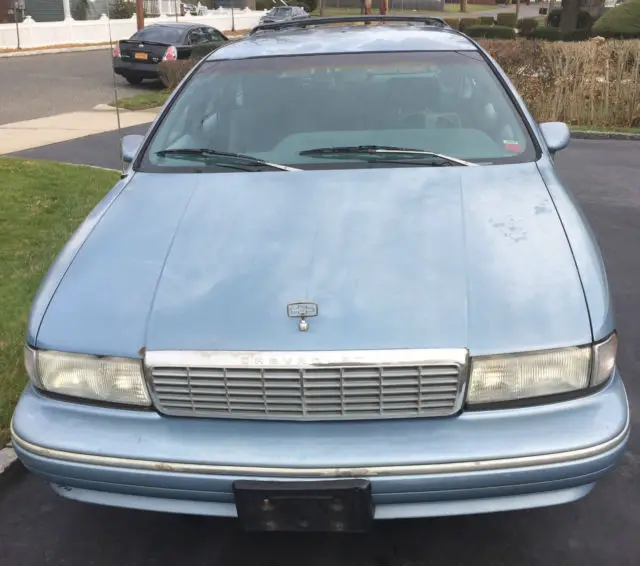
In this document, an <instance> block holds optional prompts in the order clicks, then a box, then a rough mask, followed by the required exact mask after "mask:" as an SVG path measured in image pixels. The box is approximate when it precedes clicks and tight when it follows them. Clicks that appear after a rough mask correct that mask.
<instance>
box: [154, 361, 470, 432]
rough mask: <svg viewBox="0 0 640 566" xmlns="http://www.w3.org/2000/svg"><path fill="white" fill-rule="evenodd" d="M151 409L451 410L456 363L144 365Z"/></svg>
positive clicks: (225, 413)
mask: <svg viewBox="0 0 640 566" xmlns="http://www.w3.org/2000/svg"><path fill="white" fill-rule="evenodd" d="M148 371H149V375H150V378H151V382H152V387H153V395H154V399H155V402H156V405H157V408H158V410H160V411H161V412H162V413H165V414H168V415H180V416H202V417H222V418H229V417H235V418H254V419H255V418H258V419H297V420H341V419H384V418H401V417H427V416H431V417H435V416H446V415H451V414H453V413H455V412H456V411H457V410H458V409H459V407H460V401H461V397H462V394H463V389H464V377H465V376H464V371H463V368H462V366H461V365H460V364H458V363H439V364H437V365H433V364H432V365H391V366H389V365H377V366H367V365H356V366H348V365H347V366H339V367H335V366H331V367H295V368H290V367H287V368H282V367H202V366H199V367H192V366H191V367H190V366H181V367H173V366H168V365H156V366H152V367H149V369H148Z"/></svg>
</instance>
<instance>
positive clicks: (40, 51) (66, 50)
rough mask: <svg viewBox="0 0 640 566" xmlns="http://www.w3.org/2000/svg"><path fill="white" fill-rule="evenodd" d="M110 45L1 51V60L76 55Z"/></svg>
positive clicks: (106, 47) (107, 47)
mask: <svg viewBox="0 0 640 566" xmlns="http://www.w3.org/2000/svg"><path fill="white" fill-rule="evenodd" d="M110 47H111V46H110V45H109V44H108V43H106V44H105V43H102V44H100V45H85V46H83V47H60V48H58V49H28V50H27V49H25V50H24V51H8V52H4V53H3V52H1V51H0V59H2V58H7V57H27V56H28V55H55V54H56V53H76V52H77V51H98V50H99V49H110Z"/></svg>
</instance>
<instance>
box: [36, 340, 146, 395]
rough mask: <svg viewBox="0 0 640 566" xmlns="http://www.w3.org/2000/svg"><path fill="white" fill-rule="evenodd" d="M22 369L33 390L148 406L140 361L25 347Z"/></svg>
mask: <svg viewBox="0 0 640 566" xmlns="http://www.w3.org/2000/svg"><path fill="white" fill-rule="evenodd" d="M25 366H26V368H27V372H28V374H29V377H30V378H31V380H32V381H33V382H34V383H35V384H36V386H37V387H40V388H41V389H44V390H46V391H50V392H51V393H58V394H60V395H70V396H72V397H81V398H83V399H91V400H94V401H104V402H107V403H120V404H126V405H144V406H148V405H150V404H151V401H150V399H149V393H148V392H147V387H146V385H145V381H144V375H143V373H142V362H141V361H140V360H136V359H132V358H109V357H99V356H87V355H82V354H66V353H63V352H54V351H50V350H32V349H31V348H29V347H27V348H25Z"/></svg>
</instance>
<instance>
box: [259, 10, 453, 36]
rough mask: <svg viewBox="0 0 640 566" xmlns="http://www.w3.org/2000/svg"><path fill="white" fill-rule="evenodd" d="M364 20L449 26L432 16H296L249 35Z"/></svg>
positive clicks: (262, 27)
mask: <svg viewBox="0 0 640 566" xmlns="http://www.w3.org/2000/svg"><path fill="white" fill-rule="evenodd" d="M366 22H405V23H411V24H424V25H425V26H434V27H438V28H450V27H451V26H450V25H449V24H448V23H447V22H445V21H444V20H443V19H442V18H434V17H432V16H400V15H397V14H391V15H388V16H382V15H375V14H374V15H370V16H365V15H362V16H332V17H326V18H324V17H323V18H317V17H309V18H296V19H293V20H286V21H284V22H273V23H270V24H260V25H257V26H256V27H254V28H253V29H252V30H251V32H250V33H249V35H254V34H255V33H257V32H260V31H276V30H280V29H286V28H305V27H308V26H322V25H331V24H343V23H344V24H353V23H366Z"/></svg>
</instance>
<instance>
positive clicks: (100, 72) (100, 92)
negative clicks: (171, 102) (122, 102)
mask: <svg viewBox="0 0 640 566" xmlns="http://www.w3.org/2000/svg"><path fill="white" fill-rule="evenodd" d="M116 84H117V85H118V89H119V96H121V97H124V96H133V95H134V94H136V93H138V92H144V91H147V90H149V89H158V88H161V85H160V83H159V82H153V81H144V82H143V83H142V85H140V86H138V87H135V88H134V87H132V86H130V85H129V84H128V83H127V82H126V81H125V80H124V79H123V78H121V77H117V78H116ZM113 98H114V93H113V77H112V74H111V51H110V50H109V49H101V50H98V51H81V52H76V53H59V54H52V55H31V56H27V57H6V58H0V124H8V123H11V122H18V121H22V120H31V119H33V118H43V117H45V116H53V115H54V114H62V113H64V112H74V111H76V110H90V109H91V108H93V107H94V106H95V105H96V104H103V103H107V102H109V101H111V100H113Z"/></svg>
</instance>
